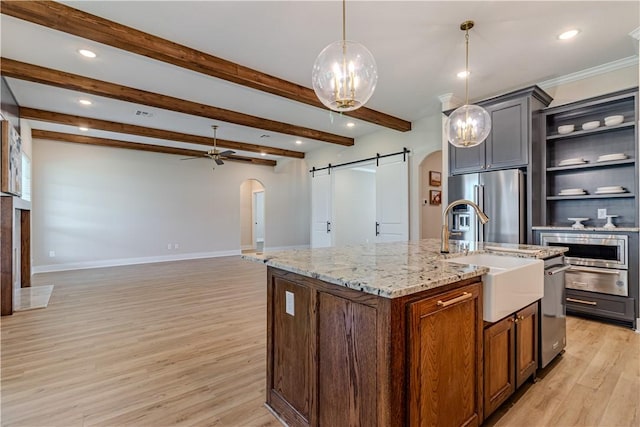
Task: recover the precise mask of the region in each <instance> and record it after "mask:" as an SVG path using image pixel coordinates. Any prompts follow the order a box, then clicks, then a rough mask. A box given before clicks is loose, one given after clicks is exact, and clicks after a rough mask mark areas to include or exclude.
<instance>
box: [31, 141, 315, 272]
mask: <svg viewBox="0 0 640 427" xmlns="http://www.w3.org/2000/svg"><path fill="white" fill-rule="evenodd" d="M33 165H34V168H33V169H34V171H33V212H32V224H33V228H32V230H33V231H32V239H33V266H34V271H35V272H38V271H48V270H56V269H67V268H82V267H91V266H100V265H120V264H129V263H136V262H149V261H155V260H167V259H181V258H192V257H206V256H215V255H228V254H236V253H239V251H240V235H241V224H240V211H241V203H240V191H239V189H240V185H241V183H242V182H243V181H245V180H246V179H250V178H254V179H257V180H259V181H260V182H262V183H264V185H265V188H266V192H267V193H268V197H267V198H266V207H265V217H266V229H267V230H268V231H267V233H268V239H269V241H268V242H267V244H268V246H269V247H292V246H306V245H308V244H309V216H310V214H309V205H310V201H309V196H308V188H309V177H308V173H307V166H306V164H305V162H304V161H302V160H285V161H284V162H282V164H281V165H278V166H277V167H276V168H272V167H268V166H255V165H253V166H252V165H245V164H239V163H235V162H226V163H225V165H223V166H219V167H216V169H215V171H214V170H212V169H211V162H210V161H208V160H206V159H202V160H199V159H197V160H189V161H181V160H180V156H173V155H166V154H158V153H148V152H141V151H133V150H123V149H113V148H105V147H94V146H85V145H79V144H71V143H61V142H53V141H43V140H36V141H34V143H33ZM168 244H171V245H172V248H171V249H167V245H168ZM174 244H178V246H179V247H178V248H174V247H173V245H174ZM49 251H55V257H49Z"/></svg>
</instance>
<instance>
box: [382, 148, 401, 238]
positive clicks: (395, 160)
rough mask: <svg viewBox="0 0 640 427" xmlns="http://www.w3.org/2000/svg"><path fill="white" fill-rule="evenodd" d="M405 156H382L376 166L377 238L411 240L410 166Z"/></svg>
mask: <svg viewBox="0 0 640 427" xmlns="http://www.w3.org/2000/svg"><path fill="white" fill-rule="evenodd" d="M408 163H409V162H408V161H404V156H401V155H398V156H392V157H385V158H383V159H380V161H379V164H378V168H377V169H376V241H377V242H395V241H406V240H409V167H408Z"/></svg>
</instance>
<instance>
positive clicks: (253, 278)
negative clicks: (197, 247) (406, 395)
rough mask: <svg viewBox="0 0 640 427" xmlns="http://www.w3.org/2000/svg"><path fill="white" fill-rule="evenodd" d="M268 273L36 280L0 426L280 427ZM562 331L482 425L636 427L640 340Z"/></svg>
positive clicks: (163, 266)
mask: <svg viewBox="0 0 640 427" xmlns="http://www.w3.org/2000/svg"><path fill="white" fill-rule="evenodd" d="M265 281H266V268H265V267H264V266H262V265H259V264H254V263H250V262H247V261H242V260H240V259H239V257H228V258H217V259H206V260H193V261H179V262H171V263H159V264H147V265H140V266H127V267H115V268H102V269H92V270H80V271H72V272H60V273H48V274H41V275H36V276H34V279H33V283H34V285H35V286H37V285H45V284H55V288H54V291H53V295H52V297H51V300H50V303H49V307H48V308H46V309H43V310H34V311H27V312H21V313H16V314H14V315H13V316H11V317H3V318H2V332H1V334H2V343H1V344H2V348H1V356H2V385H1V390H0V391H1V400H2V403H1V416H2V425H5V426H45V425H46V426H65V427H66V426H83V425H103V426H143V425H145V426H172V425H194V426H238V427H250V426H251V427H252V426H279V425H280V424H279V423H278V421H277V420H276V419H275V418H274V417H273V416H272V415H271V414H270V413H269V412H268V411H267V410H266V409H265V408H264V406H263V402H264V395H265V353H266V349H265V338H266V337H265V328H266V326H265V319H266V307H265V300H266V291H265ZM568 328H569V332H568V340H569V342H568V346H567V350H566V353H565V354H564V355H563V356H562V357H561V358H560V360H558V361H557V362H555V363H554V364H553V369H548V370H546V371H545V372H543V373H542V374H541V378H540V381H538V382H537V383H535V384H530V385H528V386H526V387H525V390H524V391H521V392H519V393H517V395H516V396H515V397H514V398H513V399H511V400H510V401H508V402H507V403H506V404H505V405H504V406H503V407H502V408H501V409H499V410H498V412H497V413H496V414H495V415H494V416H492V417H491V418H490V419H489V420H488V422H487V424H488V425H495V426H589V425H593V426H638V425H639V424H640V416H639V414H638V410H639V409H638V407H639V406H640V335H639V334H636V333H634V332H633V331H631V330H629V329H625V328H621V327H617V326H612V325H607V324H603V323H599V322H593V321H588V320H583V319H578V318H569V321H568ZM336 427H339V426H336ZM363 427H364V426H363ZM367 427H368V426H367Z"/></svg>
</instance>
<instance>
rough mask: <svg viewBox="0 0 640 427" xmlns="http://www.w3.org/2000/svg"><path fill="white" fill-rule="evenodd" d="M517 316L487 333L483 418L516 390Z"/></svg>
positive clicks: (498, 324)
mask: <svg viewBox="0 0 640 427" xmlns="http://www.w3.org/2000/svg"><path fill="white" fill-rule="evenodd" d="M514 338H515V329H514V317H513V316H510V317H508V318H506V319H504V320H501V321H500V322H498V323H495V324H493V325H491V326H490V327H488V328H487V329H485V331H484V418H485V419H486V418H487V417H488V416H489V415H491V413H493V411H495V410H496V409H497V408H498V407H499V406H500V405H501V404H502V402H504V401H505V400H506V399H507V398H508V397H509V396H511V394H512V393H513V392H514V391H515V390H516V381H515V380H516V368H515V342H514Z"/></svg>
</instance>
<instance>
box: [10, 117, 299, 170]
mask: <svg viewBox="0 0 640 427" xmlns="http://www.w3.org/2000/svg"><path fill="white" fill-rule="evenodd" d="M20 117H21V118H23V119H33V120H38V121H42V122H49V123H58V124H63V125H70V126H78V127H80V126H84V127H88V128H89V129H98V130H104V131H109V132H117V133H125V134H128V135H137V136H145V137H149V138H158V139H165V140H168V141H178V142H187V143H190V144H200V145H206V146H209V147H213V138H210V137H206V136H200V135H190V134H186V133H181V132H173V131H168V130H163V129H154V128H148V127H144V126H137V125H130V124H126V123H117V122H111V121H107V120H100V119H92V118H90V117H82V116H74V115H71V114H63V113H55V112H52V111H44V110H38V109H35V108H28V107H20ZM216 141H217V144H216V145H217V146H218V147H223V148H229V149H232V150H242V151H251V152H254V153H266V154H273V155H274V156H285V157H293V158H296V159H304V153H303V152H301V151H293V150H285V149H282V148H274V147H266V146H263V145H256V144H249V143H245V142H236V141H228V140H226V139H217V140H216Z"/></svg>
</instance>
